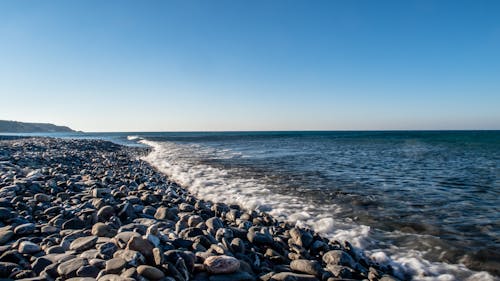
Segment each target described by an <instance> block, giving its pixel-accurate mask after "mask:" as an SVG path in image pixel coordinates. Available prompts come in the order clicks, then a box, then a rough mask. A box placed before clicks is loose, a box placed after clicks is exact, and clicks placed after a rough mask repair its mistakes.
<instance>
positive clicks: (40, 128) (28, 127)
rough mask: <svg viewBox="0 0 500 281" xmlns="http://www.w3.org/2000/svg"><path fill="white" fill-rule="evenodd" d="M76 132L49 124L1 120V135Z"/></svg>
mask: <svg viewBox="0 0 500 281" xmlns="http://www.w3.org/2000/svg"><path fill="white" fill-rule="evenodd" d="M69 132H74V131H73V130H72V129H70V128H68V127H66V126H57V125H54V124H49V123H24V122H17V121H6V120H0V133H69Z"/></svg>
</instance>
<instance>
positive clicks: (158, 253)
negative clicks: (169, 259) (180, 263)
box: [153, 248, 165, 266]
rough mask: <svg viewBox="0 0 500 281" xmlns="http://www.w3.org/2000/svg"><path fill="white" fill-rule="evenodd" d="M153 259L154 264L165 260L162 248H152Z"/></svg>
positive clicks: (159, 263)
mask: <svg viewBox="0 0 500 281" xmlns="http://www.w3.org/2000/svg"><path fill="white" fill-rule="evenodd" d="M153 260H154V263H155V265H158V266H159V265H162V264H163V263H164V262H165V255H164V254H163V250H162V249H160V248H154V249H153Z"/></svg>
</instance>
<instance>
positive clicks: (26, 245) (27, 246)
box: [18, 241, 42, 254]
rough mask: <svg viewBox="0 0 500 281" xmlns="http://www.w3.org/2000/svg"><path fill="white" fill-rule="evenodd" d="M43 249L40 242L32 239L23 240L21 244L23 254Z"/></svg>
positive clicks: (20, 249)
mask: <svg viewBox="0 0 500 281" xmlns="http://www.w3.org/2000/svg"><path fill="white" fill-rule="evenodd" d="M41 250H42V248H40V246H39V245H38V244H35V243H33V242H30V241H23V242H21V243H20V244H19V249H18V251H19V253H21V254H34V253H38V252H40V251H41Z"/></svg>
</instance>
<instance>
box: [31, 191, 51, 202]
mask: <svg viewBox="0 0 500 281" xmlns="http://www.w3.org/2000/svg"><path fill="white" fill-rule="evenodd" d="M34 199H35V201H37V202H41V203H43V202H49V201H50V200H51V199H52V198H51V197H50V195H47V194H43V193H37V194H35V196H34Z"/></svg>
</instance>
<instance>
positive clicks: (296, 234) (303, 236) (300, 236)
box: [290, 228, 314, 249]
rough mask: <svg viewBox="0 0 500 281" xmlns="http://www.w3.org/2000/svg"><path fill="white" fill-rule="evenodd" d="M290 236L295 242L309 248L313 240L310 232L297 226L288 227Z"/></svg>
mask: <svg viewBox="0 0 500 281" xmlns="http://www.w3.org/2000/svg"><path fill="white" fill-rule="evenodd" d="M290 236H291V237H292V239H293V240H294V242H295V244H297V245H299V246H301V247H304V248H306V249H307V248H309V246H310V245H311V244H312V242H313V240H314V239H313V236H312V234H311V233H309V232H307V231H304V230H300V229H298V228H292V229H290Z"/></svg>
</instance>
